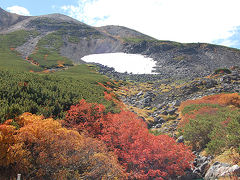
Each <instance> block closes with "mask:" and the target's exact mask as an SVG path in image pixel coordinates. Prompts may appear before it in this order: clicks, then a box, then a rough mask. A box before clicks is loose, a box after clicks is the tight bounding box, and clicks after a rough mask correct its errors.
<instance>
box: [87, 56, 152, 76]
mask: <svg viewBox="0 0 240 180" xmlns="http://www.w3.org/2000/svg"><path fill="white" fill-rule="evenodd" d="M82 60H83V61H85V62H87V63H91V62H94V63H100V64H102V65H105V66H108V67H113V68H114V69H115V70H116V71H117V72H121V73H124V72H128V73H133V74H155V73H153V72H152V70H153V67H154V66H155V65H156V62H155V61H154V60H153V59H152V58H147V57H145V56H143V55H140V54H126V53H105V54H91V55H88V56H84V57H83V58H82Z"/></svg>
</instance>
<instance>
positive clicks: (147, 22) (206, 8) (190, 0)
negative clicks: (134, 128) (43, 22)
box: [0, 0, 240, 49]
mask: <svg viewBox="0 0 240 180" xmlns="http://www.w3.org/2000/svg"><path fill="white" fill-rule="evenodd" d="M0 7H2V8H3V9H5V10H8V11H11V12H15V13H18V14H24V15H34V16H35V15H43V14H51V13H62V14H65V15H68V16H71V17H73V18H75V19H78V20H80V21H82V22H85V23H86V24H89V25H93V26H103V25H122V26H126V27H129V28H132V29H135V30H138V31H140V32H142V33H145V34H148V35H150V36H152V37H155V38H157V39H160V40H171V41H178V42H186V43H187V42H207V43H215V44H220V45H226V46H229V47H235V48H239V49H240V19H239V17H240V11H239V7H240V0H40V1H32V0H31V1H30V0H1V1H0Z"/></svg>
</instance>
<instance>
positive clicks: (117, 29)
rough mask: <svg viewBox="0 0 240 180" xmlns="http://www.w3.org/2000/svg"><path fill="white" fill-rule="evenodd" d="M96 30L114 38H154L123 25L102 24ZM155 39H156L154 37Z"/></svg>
mask: <svg viewBox="0 0 240 180" xmlns="http://www.w3.org/2000/svg"><path fill="white" fill-rule="evenodd" d="M97 30H99V31H101V32H104V33H107V34H109V35H111V36H113V37H116V38H122V39H126V38H139V39H146V40H154V38H152V37H150V36H147V35H145V34H142V33H140V32H138V31H136V30H133V29H129V28H127V27H124V26H113V25H110V26H102V27H98V28H97ZM155 40H156V39H155Z"/></svg>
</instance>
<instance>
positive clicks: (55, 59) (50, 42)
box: [29, 32, 72, 68]
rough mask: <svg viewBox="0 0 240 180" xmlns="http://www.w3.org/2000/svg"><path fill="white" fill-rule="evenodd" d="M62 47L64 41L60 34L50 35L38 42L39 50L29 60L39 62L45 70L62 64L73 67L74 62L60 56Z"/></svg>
mask: <svg viewBox="0 0 240 180" xmlns="http://www.w3.org/2000/svg"><path fill="white" fill-rule="evenodd" d="M62 45H63V40H62V35H61V34H60V32H54V33H51V34H48V35H47V36H45V37H44V38H42V39H41V40H40V41H39V42H38V44H37V49H36V50H35V52H34V53H33V54H31V55H30V56H29V58H30V59H33V60H34V61H36V62H38V63H39V64H40V67H43V68H51V67H57V66H58V65H60V64H62V65H65V66H66V65H68V66H71V65H72V61H71V60H70V59H68V58H66V57H63V56H61V55H60V54H59V49H60V47H61V46H62Z"/></svg>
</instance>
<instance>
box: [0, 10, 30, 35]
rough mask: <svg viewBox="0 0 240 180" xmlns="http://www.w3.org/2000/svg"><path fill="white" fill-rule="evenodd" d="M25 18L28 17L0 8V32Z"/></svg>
mask: <svg viewBox="0 0 240 180" xmlns="http://www.w3.org/2000/svg"><path fill="white" fill-rule="evenodd" d="M26 18H28V17H27V16H21V15H18V14H15V13H10V12H7V11H5V10H4V9H2V8H1V7H0V30H2V29H6V28H8V27H10V26H12V25H14V24H16V23H18V22H20V21H22V20H24V19H26Z"/></svg>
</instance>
